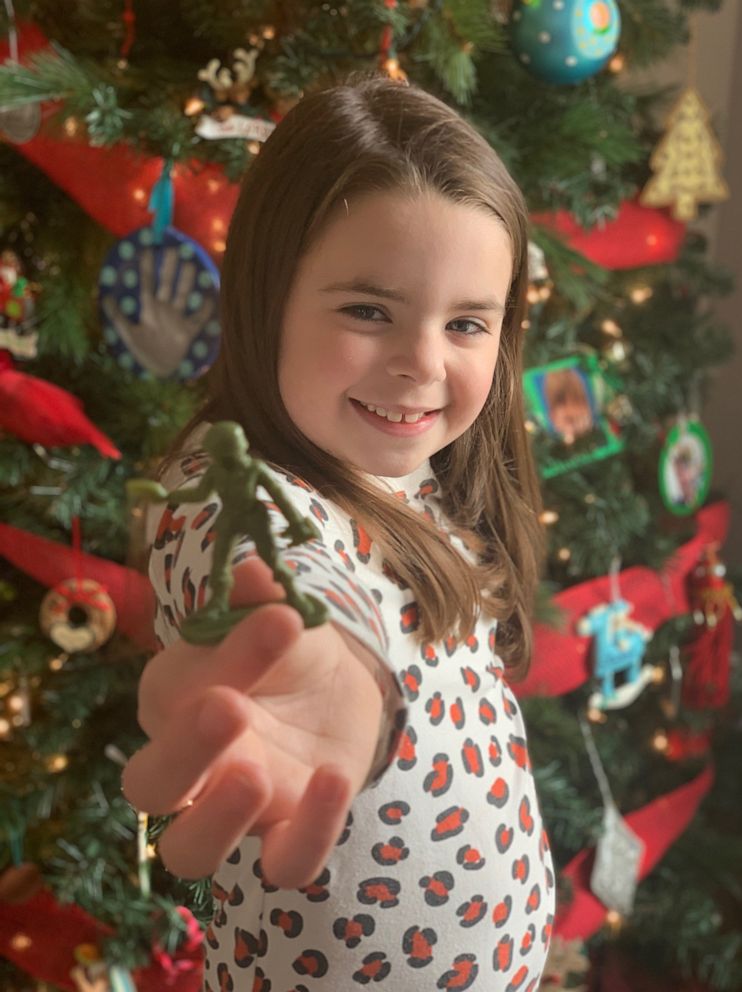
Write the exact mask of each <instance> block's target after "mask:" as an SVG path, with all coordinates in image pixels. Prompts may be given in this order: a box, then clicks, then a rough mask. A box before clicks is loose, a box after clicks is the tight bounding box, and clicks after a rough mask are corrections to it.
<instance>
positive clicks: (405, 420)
mask: <svg viewBox="0 0 742 992" xmlns="http://www.w3.org/2000/svg"><path fill="white" fill-rule="evenodd" d="M350 402H351V405H352V406H353V409H354V410H357V411H358V414H359V416H361V417H363V418H364V420H365V421H366V422H367V423H369V424H371V426H372V427H374V428H375V429H376V430H379V431H383V432H384V433H386V434H391V435H392V436H393V437H414V436H415V435H416V434H420V433H422V432H423V431H426V430H429V428H430V427H432V426H433V424H434V423H435V419H436V417H437V416H438V414H439V412H440V411H439V410H430V411H427V412H426V411H425V410H417V411H416V412H413V411H412V410H411V409H410V408H409V407H405V408H402V407H394V406H389V407H381V406H379V407H377V406H374V405H373V404H368V403H361V402H360V401H359V400H351V401H350Z"/></svg>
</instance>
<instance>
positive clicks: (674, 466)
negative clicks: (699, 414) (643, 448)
mask: <svg viewBox="0 0 742 992" xmlns="http://www.w3.org/2000/svg"><path fill="white" fill-rule="evenodd" d="M713 461H714V459H713V451H712V448H711V439H710V438H709V435H708V433H707V431H706V428H705V427H704V426H703V424H702V423H701V422H700V420H687V419H686V418H682V419H680V420H678V421H677V422H676V423H675V424H674V425H673V426H672V427H671V428H670V430H669V431H668V434H667V437H666V438H665V443H664V444H663V445H662V450H661V451H660V458H659V465H658V477H659V487H660V494H661V496H662V502H663V503H664V505H665V507H666V508H667V509H668V510H669V511H670V512H671V513H674V514H676V515H677V516H680V517H685V516H689V515H690V514H692V513H695V512H696V510H697V509H698V508H699V507H701V506H703V504H704V503H705V501H706V498H707V496H708V494H709V490H710V489H711V474H712V471H713Z"/></svg>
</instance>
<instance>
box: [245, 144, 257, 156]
mask: <svg viewBox="0 0 742 992" xmlns="http://www.w3.org/2000/svg"><path fill="white" fill-rule="evenodd" d="M247 150H248V151H249V152H250V154H251V155H259V154H260V142H259V141H248V143H247Z"/></svg>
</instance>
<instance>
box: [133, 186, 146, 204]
mask: <svg viewBox="0 0 742 992" xmlns="http://www.w3.org/2000/svg"><path fill="white" fill-rule="evenodd" d="M131 198H132V199H133V200H136V202H137V203H144V201H145V200H146V199H147V191H146V190H144V189H142V187H141V186H137V187H136V189H133V190H132V191H131Z"/></svg>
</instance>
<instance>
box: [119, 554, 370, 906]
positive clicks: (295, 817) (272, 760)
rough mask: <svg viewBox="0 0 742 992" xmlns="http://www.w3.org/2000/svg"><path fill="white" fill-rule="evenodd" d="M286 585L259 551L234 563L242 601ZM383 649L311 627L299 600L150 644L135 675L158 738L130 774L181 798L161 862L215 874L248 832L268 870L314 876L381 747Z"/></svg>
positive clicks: (257, 599) (167, 798)
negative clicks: (207, 631)
mask: <svg viewBox="0 0 742 992" xmlns="http://www.w3.org/2000/svg"><path fill="white" fill-rule="evenodd" d="M282 596H283V589H282V588H281V586H279V585H277V584H276V583H274V582H273V579H272V575H271V572H270V569H269V568H268V567H267V566H266V565H265V564H264V563H263V562H262V561H260V560H259V559H251V560H249V561H247V562H245V563H243V564H242V565H240V566H238V567H237V568H236V569H235V587H234V591H233V595H232V604H233V605H234V606H245V605H249V604H251V603H267V602H269V601H271V600H273V601H275V600H276V599H279V598H281V597H282ZM361 659H364V661H362V660H361ZM375 663H376V662H375V659H373V656H372V655H371V654H370V653H369V652H368V651H367V650H366V649H365V648H364V647H363V646H362V645H361V644H360V643H359V642H357V641H355V639H353V638H352V637H350V636H349V635H347V634H345V633H342V634H341V633H340V632H339V631H338V630H337V629H336V628H335V627H334V626H332V624H329V623H326V624H323V625H322V626H320V627H315V628H314V629H312V630H305V629H304V627H303V625H302V621H301V617H300V616H299V614H298V613H297V612H296V611H295V610H293V609H291V608H290V607H288V606H284V605H280V604H277V603H275V602H273V603H271V605H265V606H261V607H260V608H259V609H257V610H256V611H255V612H254V613H252V614H251V615H250V616H248V617H247V618H246V619H245V620H243V621H242V622H241V623H240V624H239V625H238V626H236V627H235V628H234V630H233V631H232V632H231V633H230V634H229V635H228V636H227V637H226V638H225V639H224V641H222V643H221V644H219V645H218V646H216V647H197V646H194V645H191V644H188V643H186V642H185V641H183V640H178V641H176V643H175V644H172V645H171V646H170V647H168V648H166V649H165V650H163V651H161V652H160V653H159V654H157V655H155V657H154V658H152V660H151V661H150V662H149V663H148V664H147V666H146V668H145V670H144V673H143V675H142V678H141V682H140V686H139V722H140V724H141V726H142V729H143V730H144V731H145V733H146V734H147V735H148V737H149V738H150V741H149V743H148V744H146V745H145V746H144V747H143V748H142V749H141V750H140V751H138V752H137V753H136V754H135V755H134V756H133V757H132V758H131V760H130V761H129V763H128V765H127V766H126V768H125V770H124V776H123V785H124V793H125V795H126V797H127V799H128V800H129V801H130V802H131V803H132V804H133V805H134V806H135V807H136V808H137V809H139V810H142V811H145V812H147V813H151V814H155V815H163V814H166V813H175V812H177V811H178V810H182V812H179V813H178V815H177V817H176V818H175V819H174V820H173V822H172V823H171V824H170V825H169V826H168V827H167V829H166V830H165V832H164V833H163V835H162V837H161V839H160V842H159V850H160V855H161V857H162V859H163V861H164V863H165V866H166V867H167V868H168V869H169V870H170V871H172V872H173V873H174V874H177V875H181V876H183V877H185V878H200V877H202V876H204V875H209V874H211V873H212V872H213V871H215V870H216V868H217V866H218V865H219V864H220V863H221V862H222V861H223V860H224V859H225V858H226V857H227V856H228V855H229V854H230V853H231V852H232V851H233V850H234V848H235V847H236V846H237V844H238V843H239V842H240V840H241V839H242V837H243V836H244V835H245V834H247V833H250V834H258V835H260V836H261V837H262V854H261V858H262V865H263V872H264V875H265V877H266V879H267V880H268V881H269V882H271V883H272V884H273V885H278V886H279V887H281V888H301V887H302V886H305V885H308V884H309V883H310V882H312V881H313V880H314V879H315V878H316V877H317V876H318V875H319V874H320V872H321V870H322V868H323V867H324V865H325V864H326V863H327V861H328V860H329V857H330V853H331V851H332V848H333V846H334V845H335V843H336V842H337V839H338V837H339V836H340V834H341V832H342V830H343V828H344V826H345V822H346V817H347V813H348V809H349V807H350V804H351V802H352V800H353V798H354V797H355V795H356V794H357V793H358V792H359V791H360V790H361V788H362V786H363V783H364V782H365V780H366V777H367V775H368V772H369V769H370V766H371V762H372V760H373V755H374V752H375V749H376V743H377V738H378V733H379V724H380V718H381V709H382V697H381V692H380V690H379V688H378V686H377V684H376V680H375V678H374V676H373V675H372V674H371V670H370V669H372V667H373V665H374V664H375ZM366 665H368V667H366ZM184 807H185V808H184Z"/></svg>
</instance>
